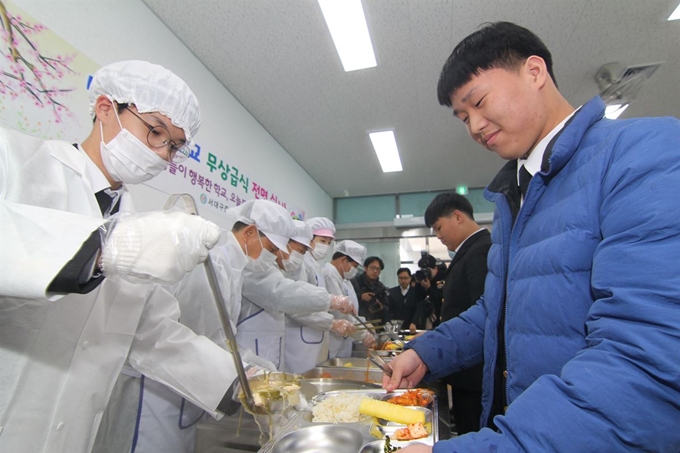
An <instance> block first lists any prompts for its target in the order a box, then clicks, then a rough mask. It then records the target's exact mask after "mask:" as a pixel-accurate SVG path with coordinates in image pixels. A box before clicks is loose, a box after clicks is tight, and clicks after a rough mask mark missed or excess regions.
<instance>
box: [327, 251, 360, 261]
mask: <svg viewBox="0 0 680 453" xmlns="http://www.w3.org/2000/svg"><path fill="white" fill-rule="evenodd" d="M343 256H344V257H346V258H347V261H349V262H350V263H356V261H354V260H353V259H352V257H351V256H349V255H345V254H344V253H342V252H335V253H334V254H333V257H332V258H331V261H335V260H337V259H340V258H342V257H343Z"/></svg>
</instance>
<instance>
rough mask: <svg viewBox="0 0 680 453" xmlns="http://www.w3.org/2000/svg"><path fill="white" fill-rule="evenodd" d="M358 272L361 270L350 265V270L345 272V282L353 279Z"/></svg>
mask: <svg viewBox="0 0 680 453" xmlns="http://www.w3.org/2000/svg"><path fill="white" fill-rule="evenodd" d="M357 272H359V269H358V268H356V267H354V266H352V265H351V264H350V266H349V270H348V271H347V272H345V280H351V279H353V278H354V277H355V276H356V275H357Z"/></svg>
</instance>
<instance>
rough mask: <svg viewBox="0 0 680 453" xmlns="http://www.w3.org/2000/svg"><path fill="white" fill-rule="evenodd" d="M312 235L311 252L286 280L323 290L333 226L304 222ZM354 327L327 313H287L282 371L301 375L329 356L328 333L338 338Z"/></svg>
mask: <svg viewBox="0 0 680 453" xmlns="http://www.w3.org/2000/svg"><path fill="white" fill-rule="evenodd" d="M305 224H306V225H307V226H308V227H309V229H310V230H311V232H312V240H311V243H310V246H311V250H309V252H308V253H306V254H305V256H304V261H303V265H302V266H301V268H300V270H299V271H298V272H295V271H294V272H288V273H286V274H287V276H288V278H291V279H293V280H296V281H306V282H307V283H310V284H312V285H315V286H318V287H319V288H323V289H324V290H325V289H326V281H325V279H324V276H323V274H322V272H321V265H320V264H319V262H320V260H323V259H324V258H325V257H326V256H327V255H328V253H329V252H330V250H331V248H330V244H331V243H332V242H333V239H334V236H333V235H334V234H335V225H334V224H333V222H331V221H330V219H327V218H326V217H312V218H310V219H308V220H306V221H305ZM355 329H356V328H355V327H354V326H353V325H352V323H350V322H349V321H348V320H346V319H335V317H334V316H333V315H332V314H331V313H329V312H328V311H320V312H316V313H310V314H286V337H285V345H286V347H285V354H284V355H285V360H284V370H285V371H286V372H289V373H294V374H302V373H304V372H305V371H308V370H311V369H312V368H314V367H315V366H316V365H317V364H318V363H320V362H322V361H324V360H326V358H327V357H328V337H329V333H328V332H330V331H331V330H332V331H334V332H335V333H336V334H338V335H340V336H346V335H350V334H352V333H354V330H355Z"/></svg>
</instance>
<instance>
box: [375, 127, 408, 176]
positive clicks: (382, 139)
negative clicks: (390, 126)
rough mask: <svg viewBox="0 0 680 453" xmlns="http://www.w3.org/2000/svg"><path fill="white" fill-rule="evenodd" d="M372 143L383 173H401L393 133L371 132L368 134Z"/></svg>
mask: <svg viewBox="0 0 680 453" xmlns="http://www.w3.org/2000/svg"><path fill="white" fill-rule="evenodd" d="M368 135H369V137H371V142H372V143H373V149H375V153H376V154H377V155H378V160H379V161H380V166H381V167H382V171H383V173H388V172H391V171H401V170H402V168H401V159H400V158H399V150H398V149H397V141H396V140H395V139H394V132H393V131H382V132H371V133H370V134H368Z"/></svg>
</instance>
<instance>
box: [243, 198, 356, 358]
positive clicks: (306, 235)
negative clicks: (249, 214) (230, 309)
mask: <svg viewBox="0 0 680 453" xmlns="http://www.w3.org/2000/svg"><path fill="white" fill-rule="evenodd" d="M272 204H274V203H272ZM275 206H276V207H277V208H278V210H279V211H280V213H279V216H285V217H286V218H287V222H290V225H291V227H292V230H291V232H290V233H289V234H290V236H291V238H290V240H289V241H288V244H287V246H284V248H281V249H279V251H278V252H277V253H276V265H275V266H271V267H269V268H268V269H262V270H255V269H249V268H247V267H246V270H245V271H244V277H243V304H242V306H241V313H240V315H239V318H238V319H239V322H238V324H237V328H238V332H237V334H236V340H237V341H238V343H239V347H240V348H242V349H250V350H252V351H254V352H255V354H257V355H258V356H259V357H262V358H264V359H266V360H269V361H271V362H272V363H274V365H276V368H277V369H278V370H279V371H282V370H284V369H285V361H284V359H285V355H284V351H285V350H286V348H287V347H286V344H285V315H287V314H288V315H297V314H299V315H309V316H312V315H314V314H316V313H326V314H327V315H317V317H320V318H323V319H328V318H329V317H330V316H331V315H330V313H328V310H334V311H338V312H339V313H342V314H350V313H354V312H355V308H354V307H353V305H352V303H351V302H350V300H349V298H348V297H346V296H338V295H331V294H329V293H328V291H326V290H325V289H324V288H319V287H318V286H315V285H311V284H309V283H307V282H303V281H295V280H292V279H289V278H286V277H285V276H284V273H285V272H286V271H288V272H294V271H296V270H297V269H298V268H299V267H300V266H301V265H302V262H303V259H304V258H303V257H304V255H305V254H306V252H307V249H308V248H309V247H310V242H311V240H312V232H311V229H310V228H309V227H308V226H307V225H306V224H305V223H304V222H301V221H298V220H296V221H293V220H291V218H290V215H289V214H288V213H287V212H286V210H285V209H284V208H282V207H280V206H278V205H275ZM329 321H330V322H329V324H328V325H327V326H326V327H328V330H330V329H332V328H336V329H338V331H339V332H342V333H353V331H354V330H355V329H354V327H353V326H352V325H351V323H349V322H348V321H346V320H337V321H338V322H337V323H335V324H334V322H333V321H335V320H329Z"/></svg>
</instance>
